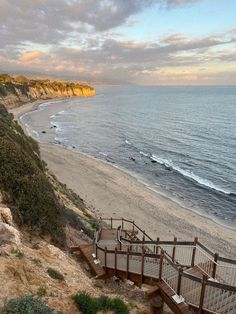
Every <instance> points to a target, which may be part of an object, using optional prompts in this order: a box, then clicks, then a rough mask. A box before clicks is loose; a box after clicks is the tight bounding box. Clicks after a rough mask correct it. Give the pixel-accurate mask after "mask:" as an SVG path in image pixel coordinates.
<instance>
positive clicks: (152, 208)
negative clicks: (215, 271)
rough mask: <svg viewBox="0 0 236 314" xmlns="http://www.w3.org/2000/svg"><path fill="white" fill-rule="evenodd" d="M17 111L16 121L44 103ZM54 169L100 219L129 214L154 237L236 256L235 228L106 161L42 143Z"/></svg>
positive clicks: (128, 216)
mask: <svg viewBox="0 0 236 314" xmlns="http://www.w3.org/2000/svg"><path fill="white" fill-rule="evenodd" d="M42 102H45V101H40V102H34V103H28V104H26V105H24V106H21V107H18V108H16V109H12V110H11V112H12V113H13V114H14V115H15V117H16V119H18V120H19V117H20V116H21V115H22V114H24V113H25V112H27V111H31V110H34V109H35V108H36V107H37V106H38V105H39V103H42ZM40 149H41V156H42V158H43V159H44V160H45V162H46V163H47V165H48V168H49V170H50V171H51V172H52V173H54V174H55V175H56V177H57V178H58V179H59V180H60V181H61V182H63V183H65V184H67V186H68V187H70V188H72V189H73V190H74V191H75V192H76V193H78V194H79V195H80V196H81V197H82V198H83V199H84V201H85V203H86V204H87V206H88V207H89V208H90V209H91V210H92V211H93V212H94V214H95V215H96V216H97V217H100V216H101V217H111V216H113V217H125V218H127V219H131V220H135V222H136V223H137V224H138V225H140V226H141V227H142V228H143V229H145V230H146V232H147V233H148V234H150V235H151V236H152V237H153V238H156V237H159V238H160V239H173V237H174V236H176V237H177V238H178V239H188V240H192V239H193V238H194V237H196V236H197V237H198V238H199V240H200V241H201V242H202V243H204V244H205V245H207V246H208V247H209V248H211V249H212V250H213V251H215V252H218V253H221V254H222V255H224V256H227V257H234V258H235V257H236V241H235V239H236V230H232V229H229V228H226V227H224V226H222V225H219V224H217V223H215V222H213V221H212V220H210V219H208V218H205V217H202V216H200V215H198V214H197V213H194V212H192V211H190V210H188V209H185V208H183V207H181V206H180V205H178V204H177V203H175V202H174V201H172V200H169V199H167V198H165V197H164V196H162V195H159V194H158V193H157V192H155V191H152V190H150V189H149V188H148V187H147V186H145V185H144V184H143V183H142V182H139V181H138V180H137V179H135V178H134V177H132V176H130V175H129V174H127V173H125V172H123V171H122V170H120V169H118V168H116V167H114V166H112V165H110V164H109V163H106V162H104V161H101V160H98V159H95V158H92V157H89V156H87V155H84V154H81V153H75V152H74V151H72V150H67V149H65V148H63V147H60V146H58V145H49V144H40Z"/></svg>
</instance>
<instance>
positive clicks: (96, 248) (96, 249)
mask: <svg viewBox="0 0 236 314" xmlns="http://www.w3.org/2000/svg"><path fill="white" fill-rule="evenodd" d="M95 254H96V259H98V245H97V243H96V247H95Z"/></svg>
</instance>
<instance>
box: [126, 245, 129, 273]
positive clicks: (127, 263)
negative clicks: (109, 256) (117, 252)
mask: <svg viewBox="0 0 236 314" xmlns="http://www.w3.org/2000/svg"><path fill="white" fill-rule="evenodd" d="M126 279H129V247H128V248H127V252H126Z"/></svg>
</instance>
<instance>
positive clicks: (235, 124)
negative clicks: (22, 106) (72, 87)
mask: <svg viewBox="0 0 236 314" xmlns="http://www.w3.org/2000/svg"><path fill="white" fill-rule="evenodd" d="M96 91H97V96H95V97H92V98H69V99H66V100H60V101H59V102H58V101H57V102H56V101H51V102H48V103H46V104H43V105H41V106H40V107H39V108H38V109H37V110H36V111H33V112H30V113H27V114H25V115H24V116H22V118H21V119H22V122H23V123H24V124H25V125H26V126H27V128H28V130H29V132H30V134H31V135H32V136H33V137H35V138H36V139H37V140H39V141H41V142H47V143H55V144H58V145H63V146H65V147H67V148H69V149H72V150H74V151H78V152H83V153H86V154H88V155H91V156H93V157H96V158H99V159H102V160H105V161H107V162H109V163H111V164H113V165H115V166H117V167H119V168H121V169H123V170H125V171H127V172H128V173H130V174H131V175H133V176H135V177H136V178H137V179H139V180H141V181H142V182H144V183H145V184H146V185H147V186H148V187H149V188H151V189H154V190H156V191H157V192H158V193H161V194H164V195H165V196H166V197H168V198H171V199H173V200H174V201H176V202H178V203H179V204H181V205H182V206H184V207H186V208H189V209H190V210H193V211H195V212H197V213H199V214H201V215H203V216H206V217H210V218H211V219H213V220H214V221H216V222H218V223H220V224H224V225H226V226H228V227H231V228H236V87H234V86H217V87H209V86H208V87H130V86H129V87H120V86H119V87H117V86H115V87H97V88H96ZM39 121H40V122H39Z"/></svg>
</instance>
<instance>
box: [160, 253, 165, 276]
mask: <svg viewBox="0 0 236 314" xmlns="http://www.w3.org/2000/svg"><path fill="white" fill-rule="evenodd" d="M163 259H164V251H163V250H161V255H160V268H159V280H160V281H161V278H162V269H163Z"/></svg>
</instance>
